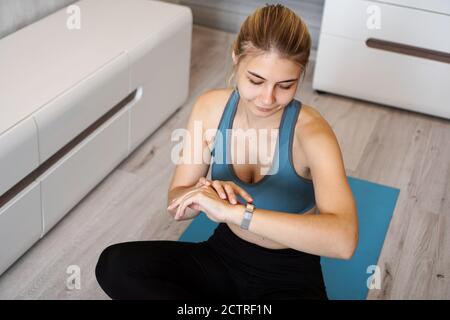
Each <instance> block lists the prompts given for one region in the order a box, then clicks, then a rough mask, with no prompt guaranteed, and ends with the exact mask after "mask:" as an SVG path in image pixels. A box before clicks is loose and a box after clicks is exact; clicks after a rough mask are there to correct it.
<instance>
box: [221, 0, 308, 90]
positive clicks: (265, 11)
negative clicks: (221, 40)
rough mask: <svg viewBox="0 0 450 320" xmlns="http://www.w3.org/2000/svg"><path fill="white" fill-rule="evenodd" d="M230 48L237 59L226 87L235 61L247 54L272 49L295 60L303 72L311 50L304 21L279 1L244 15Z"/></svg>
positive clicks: (261, 52) (270, 50)
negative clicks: (244, 17)
mask: <svg viewBox="0 0 450 320" xmlns="http://www.w3.org/2000/svg"><path fill="white" fill-rule="evenodd" d="M231 51H232V52H234V54H235V56H236V59H237V63H236V65H235V66H234V67H233V69H232V73H231V76H230V77H229V78H228V81H227V85H228V86H229V87H231V80H232V79H233V78H234V76H235V73H236V69H237V66H238V65H239V62H240V61H241V60H242V59H243V58H245V57H246V56H248V55H260V54H264V53H268V52H276V53H277V54H278V55H280V57H281V58H287V59H289V60H292V61H294V62H295V63H297V64H299V65H300V66H301V67H302V72H303V75H304V74H305V70H306V66H307V64H308V59H309V54H310V51H311V36H310V34H309V31H308V27H307V26H306V24H305V22H304V21H303V20H302V19H301V18H300V17H299V16H298V15H297V14H295V12H293V11H292V10H290V9H289V8H287V7H285V6H283V5H281V4H275V5H274V4H272V5H269V4H266V6H265V7H261V8H258V9H256V10H255V11H254V12H253V13H252V14H251V15H250V16H248V17H247V18H246V19H245V21H244V23H243V24H242V26H241V28H240V30H239V33H238V35H237V37H236V39H235V41H234V42H233V45H232V48H231Z"/></svg>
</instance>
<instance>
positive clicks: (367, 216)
mask: <svg viewBox="0 0 450 320" xmlns="http://www.w3.org/2000/svg"><path fill="white" fill-rule="evenodd" d="M348 181H349V184H350V188H351V189H352V191H353V195H354V197H355V200H356V205H357V208H358V222H359V242H358V247H357V249H356V251H355V254H354V255H353V257H352V259H350V260H341V259H332V258H325V257H322V258H321V263H322V271H323V275H324V280H325V286H326V289H327V293H328V297H329V298H330V299H332V300H343V299H352V300H364V299H366V297H367V293H368V290H369V289H368V286H367V280H368V278H369V277H371V276H372V275H373V272H374V270H373V268H369V267H370V266H372V265H377V262H378V258H379V256H380V252H381V248H382V247H383V243H384V238H385V237H386V232H387V230H388V227H389V223H390V221H391V218H392V213H393V211H394V209H395V205H396V203H397V198H398V195H399V193H400V190H399V189H396V188H392V187H388V186H384V185H380V184H376V183H373V182H369V181H365V180H360V179H356V178H352V177H348ZM216 226H217V223H215V222H213V221H211V220H209V219H208V218H207V217H206V215H205V214H204V213H202V214H200V215H199V216H197V217H196V218H195V219H194V220H193V221H192V222H191V224H190V225H189V226H188V228H187V229H186V230H185V232H184V233H183V234H182V236H181V237H180V239H179V241H186V242H201V241H205V240H206V239H208V238H209V236H210V235H212V233H213V231H214V229H215V228H216ZM368 268H369V269H368Z"/></svg>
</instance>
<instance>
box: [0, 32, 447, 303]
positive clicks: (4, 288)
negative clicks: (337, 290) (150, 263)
mask: <svg viewBox="0 0 450 320" xmlns="http://www.w3.org/2000/svg"><path fill="white" fill-rule="evenodd" d="M234 36H235V35H234V34H231V33H226V32H221V31H217V30H214V29H208V28H205V27H200V26H194V30H193V47H192V64H191V78H190V94H189V98H188V100H187V101H186V103H185V104H184V105H183V106H181V108H180V109H179V110H178V111H177V112H176V113H175V114H174V115H173V116H172V117H171V118H170V119H168V121H166V122H165V123H164V124H163V125H162V126H161V127H160V128H159V130H158V131H156V132H155V133H154V134H153V135H152V136H151V137H149V138H148V139H147V140H146V141H144V143H143V144H142V145H141V146H140V147H139V148H138V149H136V150H135V151H134V153H133V154H131V156H130V157H129V158H128V159H126V160H125V161H123V162H122V163H121V164H120V165H119V166H118V167H117V168H116V169H115V170H114V171H113V172H111V174H110V175H108V176H107V177H106V178H105V179H104V180H103V181H102V182H101V183H100V184H99V185H98V186H97V187H96V188H95V189H94V190H92V192H90V193H89V194H88V195H87V196H86V197H85V198H84V199H83V200H82V201H81V202H80V203H79V204H78V205H77V206H76V207H75V208H73V209H72V210H71V212H69V213H68V214H67V215H66V216H65V217H64V219H62V220H61V221H60V223H58V224H57V225H56V226H55V227H54V228H53V229H52V230H51V231H50V232H49V233H48V234H47V235H46V236H45V237H44V238H43V239H41V240H40V241H39V242H38V243H36V244H35V245H34V246H33V247H32V248H31V249H30V250H29V251H28V252H27V253H26V254H25V255H23V256H22V257H21V258H20V259H19V260H18V261H17V262H16V263H15V264H14V265H13V266H12V267H11V268H9V269H8V270H7V271H6V272H5V273H4V274H3V275H2V276H1V277H0V299H108V297H107V296H106V295H105V294H104V293H103V291H102V290H101V289H100V287H99V286H98V284H97V282H96V280H95V276H94V268H95V264H96V262H97V259H98V256H99V254H100V252H101V251H102V250H103V248H105V247H106V246H108V245H110V244H113V243H117V242H124V241H133V240H150V239H171V240H176V239H178V237H179V236H180V234H181V233H182V232H183V230H184V229H185V228H186V227H187V225H188V224H189V223H190V221H182V222H174V221H172V220H171V219H170V217H169V215H168V214H167V213H166V210H165V208H166V206H165V205H166V197H167V194H166V191H167V188H168V185H169V180H170V177H171V175H172V172H173V169H174V165H173V164H171V162H170V160H169V159H170V151H171V147H172V146H173V145H174V144H175V142H173V143H172V142H171V141H170V136H171V132H172V130H174V129H176V128H180V127H185V124H186V121H187V117H188V115H189V113H190V110H191V108H192V106H193V103H194V102H195V99H196V98H197V96H198V95H199V94H201V93H202V92H204V91H205V90H207V89H210V88H218V87H224V86H226V82H225V79H226V76H227V75H228V74H229V70H230V68H231V57H230V56H229V50H230V46H231V43H232V41H233V39H234ZM224 61H226V63H224ZM313 65H314V61H311V65H310V67H309V69H308V73H307V76H306V78H305V80H304V82H303V83H302V84H301V88H300V90H299V92H298V94H297V97H296V98H297V99H299V100H301V101H302V102H303V103H306V104H309V105H311V106H313V107H315V108H316V109H317V110H318V111H319V112H320V113H321V114H322V115H323V116H324V117H325V118H326V119H327V120H328V122H329V123H330V124H331V125H332V127H333V129H334V131H335V133H336V135H337V137H338V139H339V143H340V145H341V148H342V151H343V155H344V160H345V164H346V169H347V175H349V176H353V177H357V178H361V179H366V180H369V181H372V182H376V183H380V184H385V185H389V186H393V187H396V188H399V189H400V190H401V191H400V196H399V199H398V203H397V207H396V209H395V212H394V215H393V219H392V221H391V225H390V227H389V230H388V234H387V237H386V239H385V243H384V247H383V250H382V253H381V257H380V260H379V264H378V265H379V266H380V268H381V275H382V284H381V289H380V290H371V291H370V292H369V295H368V299H450V234H449V232H448V231H449V230H450V197H449V195H450V183H449V181H450V143H449V142H450V121H447V120H443V119H439V118H434V117H429V116H425V115H421V114H416V113H412V112H408V111H404V110H400V109H395V108H389V107H385V106H381V105H377V104H372V103H368V102H363V101H358V100H354V99H350V98H345V97H340V96H335V95H331V94H322V95H318V94H317V93H315V92H314V91H313V90H312V88H311V79H312V70H313ZM168 160H169V161H168ZM168 163H170V165H168ZM71 265H76V266H79V267H80V270H81V283H80V284H81V288H80V289H72V290H70V289H68V287H67V286H66V280H67V278H68V277H69V274H68V273H66V271H67V268H68V267H69V266H71Z"/></svg>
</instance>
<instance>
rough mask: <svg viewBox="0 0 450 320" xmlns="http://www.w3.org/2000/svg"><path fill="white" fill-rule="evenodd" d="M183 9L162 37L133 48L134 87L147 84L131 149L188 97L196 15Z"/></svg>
mask: <svg viewBox="0 0 450 320" xmlns="http://www.w3.org/2000/svg"><path fill="white" fill-rule="evenodd" d="M183 12H185V14H184V15H182V16H180V17H179V19H177V20H176V21H173V22H172V23H171V25H170V26H167V28H166V29H165V30H164V32H161V33H160V34H158V37H154V38H150V39H148V40H147V41H145V42H144V43H142V44H141V45H140V46H138V47H136V48H134V49H133V50H131V51H130V52H129V56H130V70H131V71H130V82H131V88H132V89H133V88H138V87H140V86H141V87H142V88H143V90H142V98H141V100H140V101H138V102H137V103H136V105H135V106H133V108H132V109H131V150H133V149H135V148H136V146H137V145H139V144H140V143H141V142H142V141H143V140H144V139H146V138H147V137H148V136H149V135H150V134H151V133H153V132H154V131H155V130H156V129H157V128H158V127H159V126H160V125H161V124H162V123H163V122H164V121H165V120H166V119H167V118H168V117H169V116H170V115H171V114H172V113H173V112H174V111H175V110H176V109H177V108H179V107H180V106H181V105H182V104H183V103H184V101H186V98H187V97H188V94H189V71H190V53H191V35H192V34H191V33H192V27H191V25H192V21H191V20H192V16H191V12H190V10H185V11H183ZM155 41H156V42H157V43H158V44H157V45H155ZM148 70H151V72H149V71H148Z"/></svg>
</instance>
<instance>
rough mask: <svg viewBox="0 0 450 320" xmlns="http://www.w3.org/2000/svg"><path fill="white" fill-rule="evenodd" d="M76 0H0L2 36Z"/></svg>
mask: <svg viewBox="0 0 450 320" xmlns="http://www.w3.org/2000/svg"><path fill="white" fill-rule="evenodd" d="M75 1H76V0H0V38H3V37H5V36H7V35H8V34H10V33H12V32H14V31H17V30H19V29H21V28H23V27H25V26H27V25H29V24H30V23H33V22H35V21H37V20H39V19H42V18H44V17H45V16H47V15H49V14H51V13H53V12H55V11H58V10H59V9H61V8H64V7H65V6H68V5H69V4H71V3H74V2H75Z"/></svg>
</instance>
